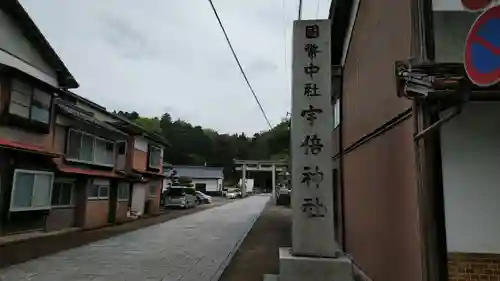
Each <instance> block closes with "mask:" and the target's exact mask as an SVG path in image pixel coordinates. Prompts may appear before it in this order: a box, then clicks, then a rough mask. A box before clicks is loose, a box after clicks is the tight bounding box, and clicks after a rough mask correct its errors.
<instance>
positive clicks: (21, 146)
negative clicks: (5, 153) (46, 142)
mask: <svg viewBox="0 0 500 281" xmlns="http://www.w3.org/2000/svg"><path fill="white" fill-rule="evenodd" d="M0 147H3V148H10V149H17V150H23V151H26V152H32V153H39V154H47V155H50V156H55V157H58V156H61V155H60V154H58V153H55V152H52V151H50V150H47V149H45V148H43V147H41V146H37V145H33V144H27V143H21V142H18V141H12V140H9V139H4V138H0Z"/></svg>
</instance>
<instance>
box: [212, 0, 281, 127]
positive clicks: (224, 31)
mask: <svg viewBox="0 0 500 281" xmlns="http://www.w3.org/2000/svg"><path fill="white" fill-rule="evenodd" d="M208 2H210V6H212V10H213V11H214V14H215V17H216V18H217V21H218V22H219V25H220V28H221V29H222V32H223V33H224V37H226V41H227V44H228V45H229V48H230V49H231V53H233V57H234V59H235V60H236V63H237V64H238V67H239V68H240V71H241V74H242V75H243V78H245V81H246V82H247V85H248V88H249V89H250V92H252V95H253V97H254V99H255V101H256V102H257V105H258V106H259V108H260V111H261V112H262V115H263V116H264V119H266V122H267V125H269V128H270V129H272V128H273V126H272V125H271V122H270V121H269V118H267V115H266V112H265V111H264V108H263V107H262V104H261V103H260V101H259V98H258V97H257V94H256V93H255V91H254V90H253V87H252V85H251V84H250V81H249V80H248V78H247V75H246V74H245V71H244V70H243V67H242V66H241V63H240V60H239V59H238V56H236V52H235V51H234V48H233V45H232V44H231V41H229V37H228V36H227V33H226V29H225V28H224V25H223V24H222V21H221V19H220V17H219V14H218V13H217V10H216V9H215V6H214V3H212V0H208Z"/></svg>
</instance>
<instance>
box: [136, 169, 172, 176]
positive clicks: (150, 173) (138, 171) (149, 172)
mask: <svg viewBox="0 0 500 281" xmlns="http://www.w3.org/2000/svg"><path fill="white" fill-rule="evenodd" d="M134 172H137V173H140V174H143V175H150V176H155V177H161V178H166V177H167V176H165V175H164V174H163V173H160V172H157V173H156V172H151V171H140V170H136V169H134Z"/></svg>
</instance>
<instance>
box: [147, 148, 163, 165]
mask: <svg viewBox="0 0 500 281" xmlns="http://www.w3.org/2000/svg"><path fill="white" fill-rule="evenodd" d="M154 150H158V151H159V159H158V161H159V163H158V165H153V164H152V163H151V160H153V159H154V158H153V157H152V156H153V152H154ZM162 154H163V149H162V147H161V146H158V145H154V144H150V145H149V147H148V166H149V167H151V168H157V169H160V168H161V165H162V163H161V162H162V161H161V157H162Z"/></svg>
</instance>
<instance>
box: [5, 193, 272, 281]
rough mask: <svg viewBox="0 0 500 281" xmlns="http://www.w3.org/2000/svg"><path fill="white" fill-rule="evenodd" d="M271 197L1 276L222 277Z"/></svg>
mask: <svg viewBox="0 0 500 281" xmlns="http://www.w3.org/2000/svg"><path fill="white" fill-rule="evenodd" d="M268 200H269V197H268V196H252V197H249V198H246V199H242V200H238V201H235V202H233V203H229V204H226V205H223V206H220V207H216V208H213V209H209V210H206V211H202V212H199V213H195V214H192V215H188V216H185V217H181V218H178V219H174V220H171V221H167V222H165V223H162V224H159V225H156V226H150V227H147V228H143V229H140V230H137V231H134V232H130V233H127V234H123V235H120V236H116V237H113V238H110V239H106V240H102V241H99V242H96V243H92V244H89V245H87V246H83V247H80V248H76V249H72V250H68V251H64V252H61V253H59V254H55V255H52V256H48V257H43V258H39V259H36V260H33V261H29V262H26V263H23V264H18V265H15V266H12V267H9V268H6V269H4V270H0V280H2V281H10V280H16V281H21V280H33V281H59V280H60V281H63V280H64V281H66V280H72V281H83V280H93V281H104V280H108V281H121V280H131V281H139V280H148V281H149V280H155V281H158V280H162V281H170V280H172V281H173V280H183V281H194V280H197V281H204V280H207V281H208V280H210V281H216V280H218V278H219V276H220V274H222V271H223V269H224V267H225V265H226V263H227V262H228V261H227V258H228V255H229V254H230V253H232V252H233V251H234V250H235V247H236V245H237V244H238V243H239V242H240V241H241V239H242V238H243V237H244V236H245V234H246V233H247V232H248V231H249V229H250V228H251V227H252V225H253V223H254V222H255V220H256V219H257V217H258V216H259V215H260V213H261V212H262V210H263V209H264V206H265V204H266V203H267V202H268ZM0 254H1V253H0Z"/></svg>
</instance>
